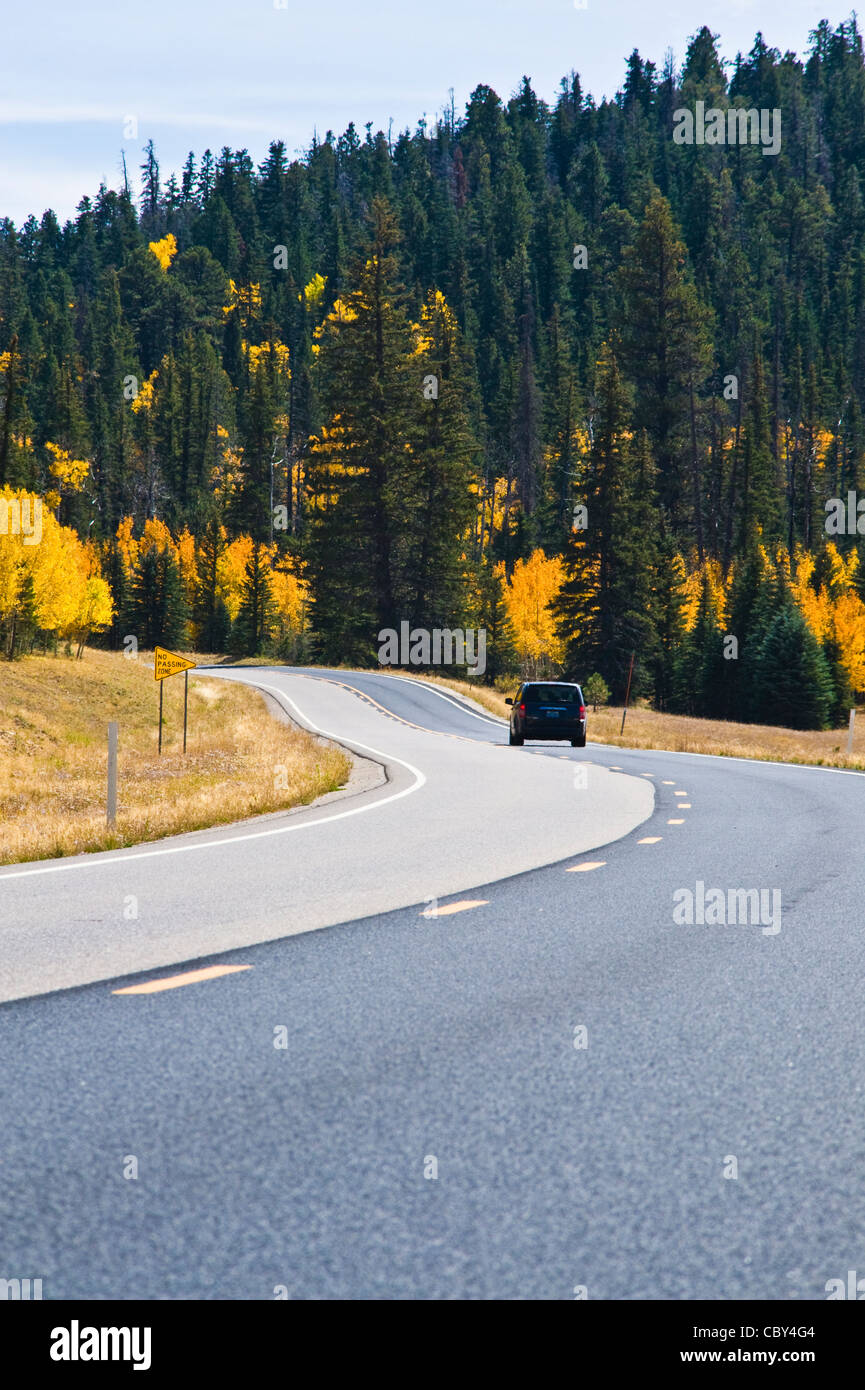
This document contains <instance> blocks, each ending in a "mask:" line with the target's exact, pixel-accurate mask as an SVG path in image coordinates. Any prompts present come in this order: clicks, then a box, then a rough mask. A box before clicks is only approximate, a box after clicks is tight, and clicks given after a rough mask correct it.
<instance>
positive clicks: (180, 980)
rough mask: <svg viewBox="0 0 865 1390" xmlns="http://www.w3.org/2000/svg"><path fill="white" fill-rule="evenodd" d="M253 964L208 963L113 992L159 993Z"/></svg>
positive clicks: (234, 971) (228, 973)
mask: <svg viewBox="0 0 865 1390" xmlns="http://www.w3.org/2000/svg"><path fill="white" fill-rule="evenodd" d="M251 969H252V966H251V965H208V966H205V968H204V969H203V970H187V971H186V972H185V973H184V974H183V975H166V976H164V977H163V979H161V980H148V981H147V983H146V984H143V985H127V986H126V988H125V989H113V990H112V991H111V993H112V994H159V992H160V991H161V990H163V989H180V988H181V986H182V985H197V984H198V983H199V981H200V980H217V979H219V977H220V975H235V974H236V973H237V971H238V970H251Z"/></svg>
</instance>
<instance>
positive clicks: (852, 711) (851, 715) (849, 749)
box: [847, 709, 856, 757]
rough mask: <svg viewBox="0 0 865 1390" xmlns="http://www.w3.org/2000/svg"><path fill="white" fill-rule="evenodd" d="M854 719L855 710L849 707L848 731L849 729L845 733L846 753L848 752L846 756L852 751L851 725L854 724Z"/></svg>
mask: <svg viewBox="0 0 865 1390" xmlns="http://www.w3.org/2000/svg"><path fill="white" fill-rule="evenodd" d="M855 721H856V711H855V709H851V711H850V731H849V733H848V734H847V754H848V757H849V755H850V754H851V753H852V752H853V725H854V723H855Z"/></svg>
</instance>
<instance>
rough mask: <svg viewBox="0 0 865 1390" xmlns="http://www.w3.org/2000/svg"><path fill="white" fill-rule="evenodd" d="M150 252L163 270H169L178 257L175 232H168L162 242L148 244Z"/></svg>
mask: <svg viewBox="0 0 865 1390" xmlns="http://www.w3.org/2000/svg"><path fill="white" fill-rule="evenodd" d="M147 249H148V251H152V252H153V254H154V256H155V257H156V259H157V260H158V262H159V264H160V265H161V267H162V269H163V270H167V269H168V267H169V266H170V265H171V262H172V261H173V260H174V257H175V256H176V255H177V240H176V238H175V235H174V233H173V232H168V233H167V234H166V235H165V236H164V237H163V238H162V240H161V241H151V242H149V243H148V247H147Z"/></svg>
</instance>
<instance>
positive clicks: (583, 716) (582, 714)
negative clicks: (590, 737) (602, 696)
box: [580, 705, 586, 719]
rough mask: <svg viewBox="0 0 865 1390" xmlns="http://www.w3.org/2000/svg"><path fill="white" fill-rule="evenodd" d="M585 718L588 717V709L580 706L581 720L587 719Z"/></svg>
mask: <svg viewBox="0 0 865 1390" xmlns="http://www.w3.org/2000/svg"><path fill="white" fill-rule="evenodd" d="M585 717H586V707H585V705H580V718H581V719H585Z"/></svg>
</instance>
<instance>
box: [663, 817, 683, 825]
mask: <svg viewBox="0 0 865 1390" xmlns="http://www.w3.org/2000/svg"><path fill="white" fill-rule="evenodd" d="M667 824H668V825H684V824H685V818H684V816H683V817H682V819H681V820H668V821H667Z"/></svg>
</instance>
